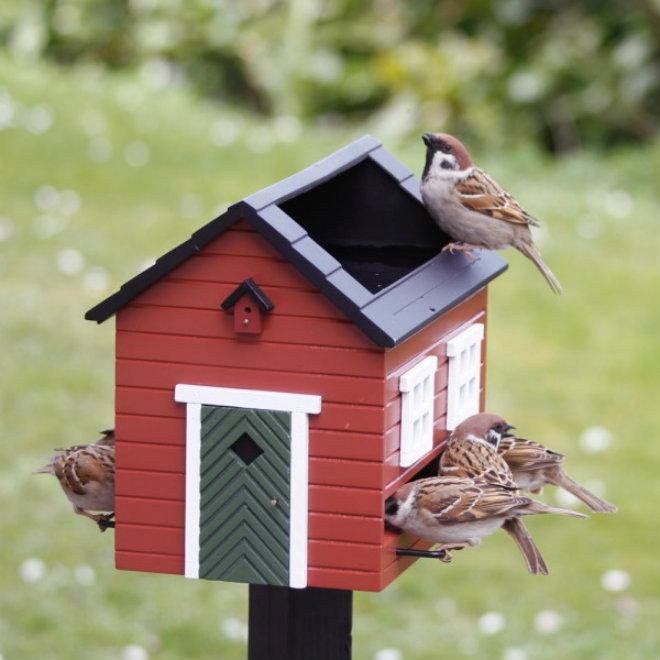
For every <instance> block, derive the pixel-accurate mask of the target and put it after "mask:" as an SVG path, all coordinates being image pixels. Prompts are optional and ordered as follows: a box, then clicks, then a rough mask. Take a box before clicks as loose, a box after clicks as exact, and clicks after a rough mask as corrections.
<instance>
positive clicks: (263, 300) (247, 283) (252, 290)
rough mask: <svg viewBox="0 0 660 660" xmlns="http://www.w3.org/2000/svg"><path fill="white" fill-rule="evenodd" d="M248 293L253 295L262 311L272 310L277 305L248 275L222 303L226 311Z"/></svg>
mask: <svg viewBox="0 0 660 660" xmlns="http://www.w3.org/2000/svg"><path fill="white" fill-rule="evenodd" d="M246 293H249V294H250V295H251V296H252V299H253V300H254V301H255V302H256V303H257V305H258V306H259V309H261V311H262V312H270V311H271V310H272V309H273V308H274V307H275V306H274V305H273V302H272V300H271V299H270V298H269V297H268V296H267V295H266V294H265V293H264V292H263V291H262V290H261V289H260V288H259V286H258V285H257V283H256V282H255V281H254V280H253V279H252V278H251V277H248V278H247V279H246V280H243V281H242V282H241V283H240V284H239V285H238V286H237V287H236V288H235V289H234V290H233V291H232V292H231V293H230V294H229V295H228V296H227V297H226V298H225V299H224V300H223V301H222V302H221V303H220V307H222V309H224V310H225V311H227V310H229V309H231V308H232V307H233V306H234V305H235V304H236V303H237V302H238V301H239V300H240V299H241V297H242V296H244V295H245V294H246Z"/></svg>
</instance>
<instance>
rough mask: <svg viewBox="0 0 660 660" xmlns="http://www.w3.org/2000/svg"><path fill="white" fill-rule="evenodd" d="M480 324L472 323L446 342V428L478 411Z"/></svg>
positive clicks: (451, 428)
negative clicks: (447, 362)
mask: <svg viewBox="0 0 660 660" xmlns="http://www.w3.org/2000/svg"><path fill="white" fill-rule="evenodd" d="M484 337H485V330H484V324H483V323H473V324H472V325H470V326H469V327H468V328H466V329H465V330H463V331H462V332H460V333H459V334H457V335H456V336H455V337H452V338H451V339H450V340H449V341H448V342H447V358H448V361H449V366H448V373H447V430H448V431H453V430H454V429H455V428H456V427H457V426H458V425H459V424H460V423H461V422H462V421H463V420H464V419H466V418H467V417H470V415H474V414H476V413H478V412H479V407H480V405H479V404H480V390H481V355H482V350H481V347H482V342H483V339H484Z"/></svg>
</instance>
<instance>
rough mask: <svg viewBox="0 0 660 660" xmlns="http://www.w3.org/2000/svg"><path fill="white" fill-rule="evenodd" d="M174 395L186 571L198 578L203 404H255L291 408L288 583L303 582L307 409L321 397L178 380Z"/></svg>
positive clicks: (317, 408) (315, 407)
mask: <svg viewBox="0 0 660 660" xmlns="http://www.w3.org/2000/svg"><path fill="white" fill-rule="evenodd" d="M174 398H175V400H176V401H179V402H181V403H185V404H186V520H185V553H186V555H185V576H186V577H188V578H194V579H196V578H199V533H200V527H199V525H200V511H199V506H200V492H199V483H200V465H201V457H200V453H201V431H202V423H201V410H202V405H210V406H227V407H231V408H251V409H254V408H257V409H261V410H277V411H280V412H289V413H291V466H290V470H291V473H290V498H291V500H290V516H289V586H290V587H293V588H296V589H304V588H305V587H306V586H307V541H308V539H307V537H308V529H307V526H308V512H309V420H308V417H307V415H308V413H319V412H320V411H321V397H320V396H316V395H309V394H293V393H288V392H266V391H262V390H242V389H234V388H228V387H209V386H205V385H188V384H183V383H182V384H179V385H177V386H176V388H175V395H174Z"/></svg>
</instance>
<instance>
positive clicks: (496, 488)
mask: <svg viewBox="0 0 660 660" xmlns="http://www.w3.org/2000/svg"><path fill="white" fill-rule="evenodd" d="M429 486H430V487H429V488H427V489H425V493H424V494H423V495H422V496H421V497H420V502H419V504H420V505H421V506H422V507H423V508H425V509H426V510H427V511H428V512H429V514H430V515H431V516H433V518H435V519H436V521H437V522H439V523H445V524H447V523H462V522H473V521H475V520H483V519H485V518H491V517H498V516H503V515H506V514H507V513H508V512H509V511H511V510H512V509H515V508H516V507H519V506H522V505H524V504H528V503H529V501H530V500H529V498H526V497H522V496H520V495H518V494H517V493H516V492H515V491H511V490H509V489H507V488H504V487H502V486H500V485H499V484H490V483H487V482H485V481H482V480H479V479H465V478H459V477H438V478H437V480H435V483H433V484H429Z"/></svg>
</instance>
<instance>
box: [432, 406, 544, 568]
mask: <svg viewBox="0 0 660 660" xmlns="http://www.w3.org/2000/svg"><path fill="white" fill-rule="evenodd" d="M512 428H513V427H512V426H511V425H510V424H509V423H508V422H507V421H506V420H505V419H504V418H503V417H500V416H499V415H493V414H491V413H479V414H477V415H472V416H471V417H468V418H467V419H466V420H464V421H463V422H461V424H459V425H458V426H457V427H456V429H454V431H453V432H452V434H451V435H450V436H449V440H448V442H447V448H446V449H445V451H444V452H443V453H442V456H441V457H440V466H439V474H440V475H448V474H452V475H455V476H462V477H467V478H474V479H483V480H485V481H487V482H489V483H495V484H500V485H501V486H503V487H505V488H507V489H509V490H510V491H512V492H514V493H519V489H518V485H517V484H516V482H515V480H514V477H513V474H512V473H511V470H510V469H509V466H508V465H507V464H506V462H505V461H504V459H503V458H502V457H501V456H499V455H498V453H497V447H498V446H499V443H500V442H501V440H502V438H503V437H507V436H509V435H510V433H509V431H510V430H511V429H512ZM503 529H504V530H505V531H506V532H507V533H508V534H509V535H510V536H511V537H512V538H513V540H514V541H515V542H516V545H517V546H518V548H519V549H520V552H521V553H522V555H523V557H524V558H525V561H526V563H527V568H528V570H529V571H530V573H534V574H537V573H541V574H543V575H547V574H548V567H547V565H546V563H545V560H544V559H543V555H542V554H541V551H540V550H539V549H538V547H537V545H536V544H535V543H534V539H532V536H531V534H530V533H529V531H528V530H527V528H526V526H525V524H524V523H523V521H522V520H518V519H514V518H511V519H507V520H506V521H505V522H504V524H503Z"/></svg>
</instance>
